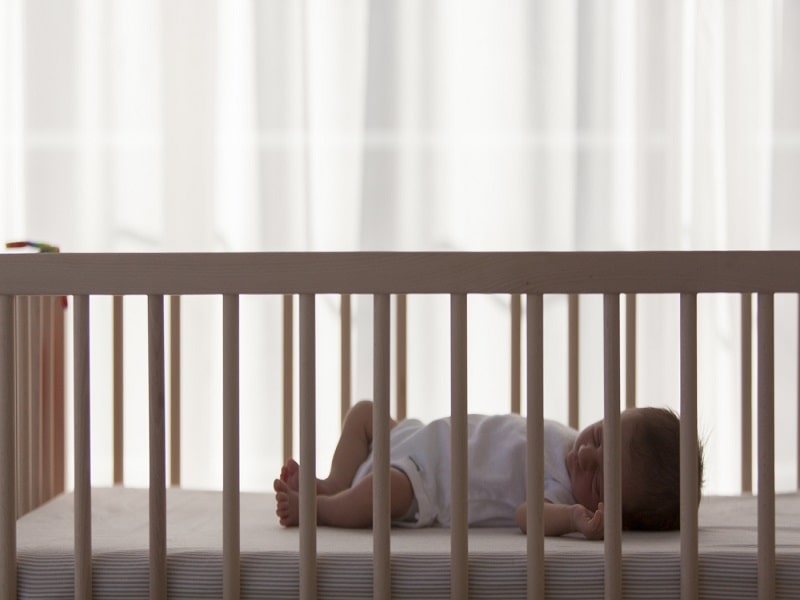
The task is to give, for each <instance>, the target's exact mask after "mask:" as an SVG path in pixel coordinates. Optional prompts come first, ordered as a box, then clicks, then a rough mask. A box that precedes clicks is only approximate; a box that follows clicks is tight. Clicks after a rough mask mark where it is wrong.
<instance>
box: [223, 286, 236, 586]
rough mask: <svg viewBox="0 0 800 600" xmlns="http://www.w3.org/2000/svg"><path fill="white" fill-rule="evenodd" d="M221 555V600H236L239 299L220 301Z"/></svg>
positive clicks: (225, 298) (224, 298)
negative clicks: (221, 413)
mask: <svg viewBox="0 0 800 600" xmlns="http://www.w3.org/2000/svg"><path fill="white" fill-rule="evenodd" d="M222 388H223V398H222V404H223V415H222V436H223V438H222V446H223V448H222V454H223V477H222V478H223V484H222V486H223V488H222V489H223V491H222V512H223V519H222V553H223V556H224V559H223V560H224V566H223V578H222V580H223V597H224V598H225V600H238V598H239V593H240V585H239V564H240V544H239V536H240V525H239V521H240V514H239V510H240V506H239V297H238V296H236V295H233V294H226V295H225V296H224V297H223V319H222Z"/></svg>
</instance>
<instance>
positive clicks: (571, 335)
mask: <svg viewBox="0 0 800 600" xmlns="http://www.w3.org/2000/svg"><path fill="white" fill-rule="evenodd" d="M567 298H568V300H567V321H568V326H567V338H568V340H567V344H568V350H567V354H568V360H567V363H568V366H567V369H568V375H567V397H568V402H569V408H568V415H567V422H568V424H569V426H570V427H572V428H573V429H578V424H579V422H580V415H579V410H580V405H579V394H580V386H579V380H580V371H579V369H580V296H579V295H578V294H570V295H569V296H568V297H567Z"/></svg>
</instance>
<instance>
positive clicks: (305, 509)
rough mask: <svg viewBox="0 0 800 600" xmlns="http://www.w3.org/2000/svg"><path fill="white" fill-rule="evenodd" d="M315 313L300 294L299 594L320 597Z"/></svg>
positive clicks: (307, 296)
mask: <svg viewBox="0 0 800 600" xmlns="http://www.w3.org/2000/svg"><path fill="white" fill-rule="evenodd" d="M315 330H316V315H315V297H314V295H313V294H301V295H300V464H302V465H303V468H302V469H300V598H301V599H302V600H314V599H316V597H317V487H316V477H315V473H316V472H317V458H316V452H317V445H316V435H317V432H316V430H317V425H316V421H317V417H316V410H317V408H316V381H317V375H316V356H315V355H316V331H315Z"/></svg>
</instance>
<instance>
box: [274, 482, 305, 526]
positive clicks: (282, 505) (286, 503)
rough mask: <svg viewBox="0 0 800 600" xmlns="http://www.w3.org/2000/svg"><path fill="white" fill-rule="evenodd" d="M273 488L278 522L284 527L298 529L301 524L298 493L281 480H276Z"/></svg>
mask: <svg viewBox="0 0 800 600" xmlns="http://www.w3.org/2000/svg"><path fill="white" fill-rule="evenodd" d="M272 486H273V487H274V488H275V506H276V508H275V514H276V515H278V521H279V522H280V524H281V525H283V526H284V527H296V526H297V525H298V523H299V522H300V515H299V508H298V497H297V492H296V491H295V490H292V489H290V488H289V486H288V484H287V483H286V482H284V481H281V480H280V479H276V480H275V481H274V483H273V485H272Z"/></svg>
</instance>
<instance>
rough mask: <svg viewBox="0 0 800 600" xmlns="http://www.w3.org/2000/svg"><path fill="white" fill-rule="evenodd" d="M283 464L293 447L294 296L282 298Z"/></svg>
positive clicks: (288, 457) (286, 295)
mask: <svg viewBox="0 0 800 600" xmlns="http://www.w3.org/2000/svg"><path fill="white" fill-rule="evenodd" d="M282 354H283V463H284V464H286V461H288V460H289V459H290V458H292V456H293V454H292V452H293V446H294V402H293V400H294V385H293V384H294V296H292V295H291V294H285V295H284V296H283V353H282Z"/></svg>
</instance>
